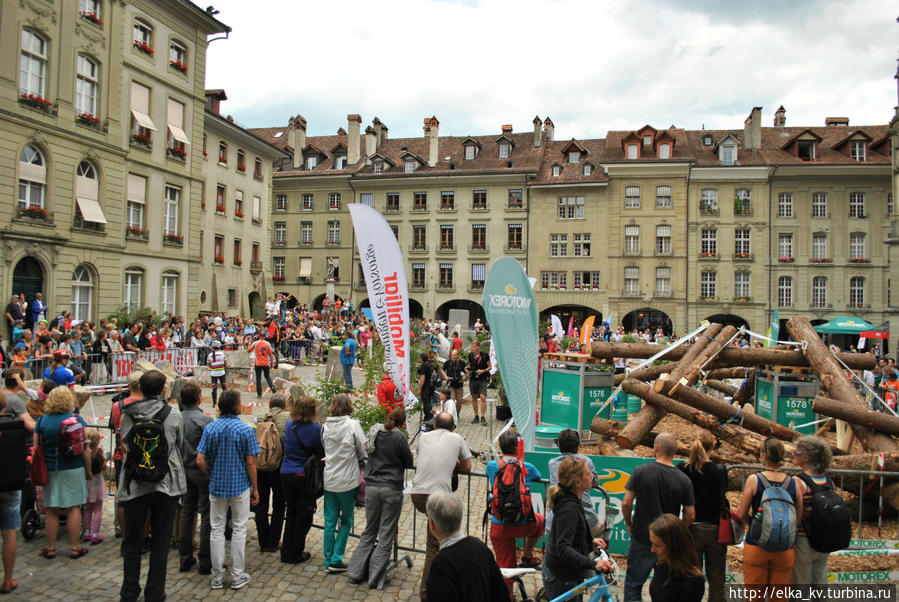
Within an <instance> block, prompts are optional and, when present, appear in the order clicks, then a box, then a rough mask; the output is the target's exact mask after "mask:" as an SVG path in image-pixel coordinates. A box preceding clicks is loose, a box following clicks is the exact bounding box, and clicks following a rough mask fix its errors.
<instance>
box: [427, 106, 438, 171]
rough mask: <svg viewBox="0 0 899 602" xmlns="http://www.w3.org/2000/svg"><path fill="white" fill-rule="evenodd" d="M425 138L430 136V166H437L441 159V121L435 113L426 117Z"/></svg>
mask: <svg viewBox="0 0 899 602" xmlns="http://www.w3.org/2000/svg"><path fill="white" fill-rule="evenodd" d="M425 138H429V142H428V167H437V161H438V160H439V159H440V157H439V156H438V150H439V147H440V122H439V121H437V118H436V117H435V116H433V115H431V117H425Z"/></svg>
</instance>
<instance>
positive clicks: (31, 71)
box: [19, 29, 47, 98]
mask: <svg viewBox="0 0 899 602" xmlns="http://www.w3.org/2000/svg"><path fill="white" fill-rule="evenodd" d="M21 47H22V48H21V55H20V56H19V96H20V97H21V96H23V95H25V96H28V95H29V94H32V95H34V96H37V97H39V98H43V97H44V96H46V95H47V42H46V40H44V38H42V37H41V36H39V35H38V34H36V33H34V32H33V31H31V30H29V29H23V30H22V39H21Z"/></svg>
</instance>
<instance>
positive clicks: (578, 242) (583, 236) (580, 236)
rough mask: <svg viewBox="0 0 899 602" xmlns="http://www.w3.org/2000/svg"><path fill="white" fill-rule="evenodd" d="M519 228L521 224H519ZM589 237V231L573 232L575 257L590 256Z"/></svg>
mask: <svg viewBox="0 0 899 602" xmlns="http://www.w3.org/2000/svg"><path fill="white" fill-rule="evenodd" d="M520 228H521V226H519V229H520ZM591 238H592V236H591V234H590V233H589V232H575V234H574V236H573V240H572V242H573V244H574V256H575V257H590V253H591V250H592V244H591V242H590V241H591Z"/></svg>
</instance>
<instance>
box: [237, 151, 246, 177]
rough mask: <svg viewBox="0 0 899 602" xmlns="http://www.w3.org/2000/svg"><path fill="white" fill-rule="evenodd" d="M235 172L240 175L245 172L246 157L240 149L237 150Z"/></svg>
mask: <svg viewBox="0 0 899 602" xmlns="http://www.w3.org/2000/svg"><path fill="white" fill-rule="evenodd" d="M237 171H238V172H240V173H246V171H247V155H246V153H244V152H243V150H242V149H237Z"/></svg>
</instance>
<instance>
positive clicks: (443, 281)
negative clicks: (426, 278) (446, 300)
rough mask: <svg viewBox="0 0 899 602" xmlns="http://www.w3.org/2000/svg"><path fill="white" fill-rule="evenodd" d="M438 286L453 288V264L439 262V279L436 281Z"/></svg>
mask: <svg viewBox="0 0 899 602" xmlns="http://www.w3.org/2000/svg"><path fill="white" fill-rule="evenodd" d="M438 286H439V287H440V288H453V264H451V263H441V264H440V280H439V281H438Z"/></svg>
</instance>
